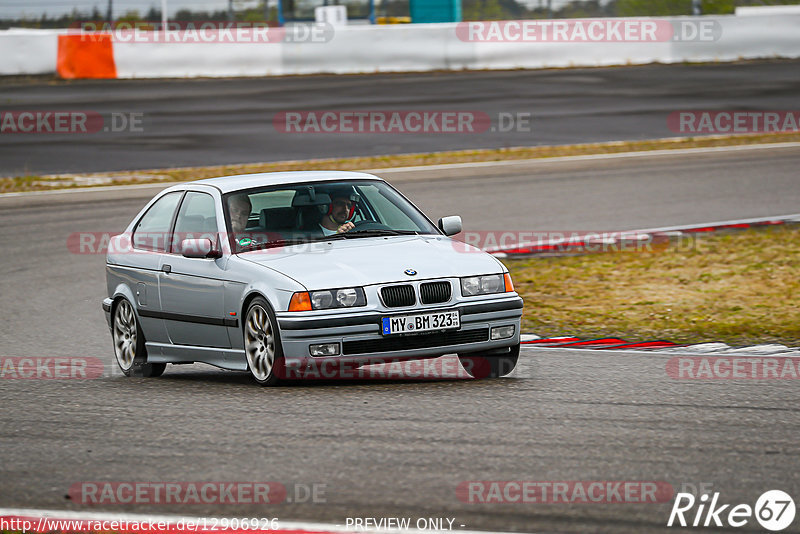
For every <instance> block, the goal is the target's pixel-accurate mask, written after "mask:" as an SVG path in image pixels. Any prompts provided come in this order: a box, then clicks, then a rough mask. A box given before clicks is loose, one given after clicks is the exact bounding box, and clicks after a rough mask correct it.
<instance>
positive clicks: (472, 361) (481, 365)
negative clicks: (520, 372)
mask: <svg viewBox="0 0 800 534" xmlns="http://www.w3.org/2000/svg"><path fill="white" fill-rule="evenodd" d="M458 359H459V361H460V362H461V366H462V367H463V368H464V370H465V371H466V372H467V374H469V375H470V376H471V377H472V378H479V379H480V378H499V377H501V376H507V375H509V374H511V372H512V371H513V370H514V368H515V367H516V366H517V360H518V359H519V344H517V345H514V346H513V347H511V352H509V353H508V354H496V355H489V354H483V353H479V352H476V353H472V354H459V355H458Z"/></svg>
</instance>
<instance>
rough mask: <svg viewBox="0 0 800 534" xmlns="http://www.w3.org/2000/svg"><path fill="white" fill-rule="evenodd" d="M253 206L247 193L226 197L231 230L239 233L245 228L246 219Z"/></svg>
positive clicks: (248, 217)
mask: <svg viewBox="0 0 800 534" xmlns="http://www.w3.org/2000/svg"><path fill="white" fill-rule="evenodd" d="M252 210H253V206H252V204H251V203H250V197H249V196H248V195H236V196H234V197H231V198H230V199H228V211H229V212H230V214H231V232H232V233H233V234H234V235H236V234H241V233H243V232H245V231H246V230H247V221H248V220H249V219H250V212H251V211H252Z"/></svg>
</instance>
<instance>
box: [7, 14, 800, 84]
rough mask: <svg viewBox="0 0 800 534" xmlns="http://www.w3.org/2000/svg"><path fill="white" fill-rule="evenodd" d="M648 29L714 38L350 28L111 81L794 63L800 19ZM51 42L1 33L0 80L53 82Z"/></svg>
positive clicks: (198, 46)
mask: <svg viewBox="0 0 800 534" xmlns="http://www.w3.org/2000/svg"><path fill="white" fill-rule="evenodd" d="M601 20H603V19H601ZM606 20H607V19H606ZM649 20H657V21H661V22H666V23H669V24H680V23H681V21H687V22H690V23H697V22H698V21H707V22H709V23H712V24H714V25H715V27H716V28H717V31H718V32H719V38H718V39H716V40H712V41H709V40H705V41H664V42H646V43H645V42H467V41H463V40H461V39H459V37H458V35H457V33H456V28H458V25H457V24H409V25H394V26H363V25H357V26H346V27H336V28H335V29H333V28H330V33H329V35H328V37H327V38H326V40H325V42H271V43H267V42H260V43H250V42H235V43H232V42H224V43H179V42H152V41H157V39H152V40H149V42H130V41H129V42H120V40H115V41H114V43H113V54H114V61H115V63H116V69H117V76H118V77H119V78H168V77H169V78H182V77H201V76H202V77H233V76H275V75H284V74H317V73H336V74H357V73H371V72H409V71H432V70H462V69H516V68H526V69H536V68H547V67H596V66H611V65H629V64H646V63H653V62H660V63H678V62H684V61H689V62H692V61H735V60H738V59H755V58H774V57H782V58H798V57H800V15H766V16H748V17H736V16H733V15H731V16H718V17H673V18H665V19H649ZM56 36H57V32H53V31H50V32H48V31H21V30H14V31H6V32H0V74H43V73H52V72H54V71H55V65H56V55H57V44H56V39H57V37H56ZM146 41H147V40H146Z"/></svg>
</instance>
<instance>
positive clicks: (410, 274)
mask: <svg viewBox="0 0 800 534" xmlns="http://www.w3.org/2000/svg"><path fill="white" fill-rule="evenodd" d="M404 272H405V273H406V274H407V275H408V276H414V275H416V274H417V271H415V270H414V269H406V270H405V271H404Z"/></svg>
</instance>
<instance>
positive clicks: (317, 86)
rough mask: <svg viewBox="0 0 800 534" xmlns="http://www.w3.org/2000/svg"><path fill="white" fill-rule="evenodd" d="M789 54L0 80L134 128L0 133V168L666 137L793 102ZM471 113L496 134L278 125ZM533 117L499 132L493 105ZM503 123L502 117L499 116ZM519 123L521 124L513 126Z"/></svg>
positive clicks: (19, 171) (19, 101) (794, 65)
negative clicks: (565, 66) (675, 126)
mask: <svg viewBox="0 0 800 534" xmlns="http://www.w3.org/2000/svg"><path fill="white" fill-rule="evenodd" d="M798 88H800V61H797V60H792V61H772V62H770V61H763V62H751V63H740V64H717V65H691V66H687V65H671V66H663V65H661V66H659V65H651V66H641V67H626V68H611V69H569V70H545V71H508V72H491V71H487V72H460V73H452V72H447V73H441V72H437V73H427V74H388V75H373V76H307V77H284V78H257V79H229V80H214V79H203V80H167V81H164V80H114V81H73V82H52V83H43V82H41V81H36V82H33V83H17V82H13V81H12V82H5V83H0V110H2V111H42V110H45V111H56V110H58V111H92V112H97V113H100V114H102V115H103V117H105V119H106V126H107V127H111V118H110V116H111V114H112V113H121V114H127V116H129V114H131V113H136V114H141V116H142V121H143V122H142V124H141V130H142V131H140V132H125V131H123V132H117V133H113V132H108V133H104V132H99V133H95V134H52V133H48V134H41V135H37V134H2V136H0V175H6V176H8V175H23V174H27V173H34V174H39V173H60V172H87V171H116V170H127V169H149V168H162V167H175V166H196V165H215V164H230V163H246V162H263V161H278V160H293V159H300V160H306V159H309V158H326V157H342V156H357V155H375V154H398V153H417V152H430V151H439V150H458V149H470V148H496V147H509V146H531V145H552V144H570V143H582V142H599V141H616V140H635V139H653V138H663V137H672V136H678V135H680V134H679V133H676V132H673V131H671V130H670V129H669V128H668V126H667V117H668V116H669V114H670V113H672V112H674V111H680V110H699V111H703V110H770V111H772V110H796V109H797V106H798V100H797V95H798ZM302 110H318V111H326V110H333V111H385V112H386V111H388V112H391V111H423V110H424V111H472V112H480V113H485V114H487V115H489V117H491V118H492V121H493V128H494V129H495V131H491V129H490V130H488V131H486V132H483V133H464V134H462V133H459V134H442V133H438V134H435V133H434V134H419V133H415V134H351V133H338V134H325V133H319V134H298V133H292V134H286V133H281V132H280V131H279V130H278V129H276V128H275V126H274V125H273V119H274V117H275V116H276V114H277V113H279V112H284V111H302ZM502 113H505V114H512V115H514V114H529V116H532V117H533V120H532V122H531V123H530V124H529V125H527V126H525V125H524V124H523V125H522V126H521V127H520V128H516V127H514V128H511V129H510V130H509V131H503V130H504V127H503V125H501V124H500V119H499V116H500V114H502ZM507 124H509V123H508V122H505V123H504V125H507ZM517 124H519V123H517Z"/></svg>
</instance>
